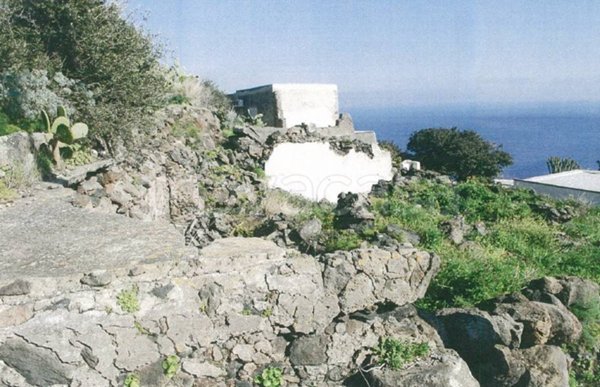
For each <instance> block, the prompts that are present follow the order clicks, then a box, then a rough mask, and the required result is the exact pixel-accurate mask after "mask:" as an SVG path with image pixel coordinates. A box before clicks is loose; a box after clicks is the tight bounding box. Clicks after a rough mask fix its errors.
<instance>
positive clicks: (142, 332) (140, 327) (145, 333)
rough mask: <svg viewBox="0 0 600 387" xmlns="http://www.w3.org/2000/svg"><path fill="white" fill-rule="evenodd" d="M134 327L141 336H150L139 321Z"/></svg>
mask: <svg viewBox="0 0 600 387" xmlns="http://www.w3.org/2000/svg"><path fill="white" fill-rule="evenodd" d="M133 327H134V328H135V329H136V330H137V331H138V332H139V333H140V334H141V335H150V331H149V330H148V329H146V328H144V327H143V326H142V324H140V322H139V321H134V322H133Z"/></svg>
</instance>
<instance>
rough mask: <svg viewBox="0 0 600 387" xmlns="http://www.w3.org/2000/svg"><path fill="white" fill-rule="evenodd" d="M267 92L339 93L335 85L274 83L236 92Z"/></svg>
mask: <svg viewBox="0 0 600 387" xmlns="http://www.w3.org/2000/svg"><path fill="white" fill-rule="evenodd" d="M263 89H267V90H318V89H321V90H322V89H330V90H335V91H337V85H336V84H334V83H272V84H269V85H262V86H256V87H251V88H249V89H241V90H236V93H247V92H256V91H262V90H263Z"/></svg>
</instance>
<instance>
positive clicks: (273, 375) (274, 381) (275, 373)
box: [254, 367, 283, 387]
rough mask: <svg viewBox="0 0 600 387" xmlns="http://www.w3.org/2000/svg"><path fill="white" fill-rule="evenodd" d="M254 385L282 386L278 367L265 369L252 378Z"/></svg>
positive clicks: (281, 374)
mask: <svg viewBox="0 0 600 387" xmlns="http://www.w3.org/2000/svg"><path fill="white" fill-rule="evenodd" d="M254 383H256V384H258V385H259V386H262V387H280V386H281V385H283V371H282V370H281V368H279V367H267V368H265V369H264V370H263V371H262V372H261V374H260V375H258V376H257V377H255V378H254Z"/></svg>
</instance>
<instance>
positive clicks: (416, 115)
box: [349, 108, 600, 178]
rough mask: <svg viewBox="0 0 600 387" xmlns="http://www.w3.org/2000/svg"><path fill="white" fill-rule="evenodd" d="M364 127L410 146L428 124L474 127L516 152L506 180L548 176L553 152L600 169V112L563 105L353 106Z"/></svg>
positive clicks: (356, 123)
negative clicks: (478, 108)
mask: <svg viewBox="0 0 600 387" xmlns="http://www.w3.org/2000/svg"><path fill="white" fill-rule="evenodd" d="M349 111H350V113H351V116H352V118H353V120H354V126H355V127H356V128H357V129H358V130H374V131H375V132H376V133H377V137H378V139H381V140H390V141H393V142H395V143H396V144H397V145H399V146H400V148H401V149H402V150H405V149H406V144H407V142H408V138H409V136H410V134H411V133H412V132H414V131H415V130H419V129H424V128H451V127H457V128H459V129H472V130H475V131H477V132H478V133H479V134H481V136H482V137H483V138H484V139H486V140H488V141H491V142H493V143H495V144H498V145H502V148H503V149H504V150H505V151H507V152H508V153H510V154H511V155H512V156H513V165H512V166H510V167H507V168H505V169H504V171H503V173H502V176H501V177H505V178H527V177H531V176H537V175H542V174H546V173H548V172H547V167H546V160H547V159H548V157H550V156H560V157H570V158H573V159H575V160H576V161H577V162H578V163H579V164H580V165H581V166H582V167H583V168H588V169H598V164H597V163H596V160H599V159H600V114H598V113H597V112H595V111H594V112H591V113H586V112H574V113H569V112H564V111H560V109H557V110H556V112H553V111H552V109H544V110H543V111H542V110H540V109H536V110H532V111H531V112H528V111H526V110H523V109H520V110H518V111H510V110H507V109H503V110H501V111H496V112H494V111H487V112H486V111H473V110H469V109H456V110H452V109H440V110H435V109H429V110H423V109H419V110H414V111H413V110H410V109H408V108H403V109H393V108H389V109H349Z"/></svg>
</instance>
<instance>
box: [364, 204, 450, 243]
mask: <svg viewBox="0 0 600 387" xmlns="http://www.w3.org/2000/svg"><path fill="white" fill-rule="evenodd" d="M373 209H374V210H375V212H376V216H377V218H376V221H375V223H376V224H377V225H378V227H380V228H381V229H383V227H384V226H385V225H387V224H395V225H398V226H400V227H402V228H405V229H407V230H411V231H414V232H416V233H417V234H418V235H419V237H420V238H421V244H422V245H423V246H425V247H427V248H434V247H435V246H437V245H438V244H440V243H441V241H442V240H443V233H442V231H441V230H440V228H439V224H440V222H441V221H442V220H443V219H445V218H444V216H442V215H441V214H440V213H438V212H437V211H431V210H428V209H426V208H424V207H422V206H420V205H418V204H413V203H410V202H409V201H407V200H405V199H402V198H400V197H398V196H397V195H394V196H392V197H390V198H386V199H375V200H374V203H373Z"/></svg>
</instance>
